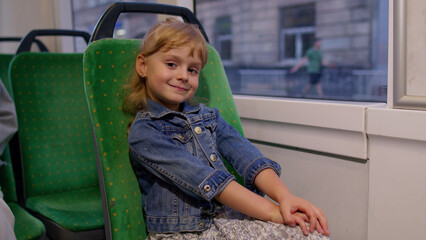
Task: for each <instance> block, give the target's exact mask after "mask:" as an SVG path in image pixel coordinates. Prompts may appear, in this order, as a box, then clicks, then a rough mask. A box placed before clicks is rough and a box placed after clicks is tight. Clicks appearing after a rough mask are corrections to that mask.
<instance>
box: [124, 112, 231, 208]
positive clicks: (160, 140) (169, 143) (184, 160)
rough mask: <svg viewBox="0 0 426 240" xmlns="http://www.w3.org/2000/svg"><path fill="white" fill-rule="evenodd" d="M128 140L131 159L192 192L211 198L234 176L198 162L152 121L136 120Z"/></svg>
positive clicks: (183, 189)
mask: <svg viewBox="0 0 426 240" xmlns="http://www.w3.org/2000/svg"><path fill="white" fill-rule="evenodd" d="M128 142H129V148H130V150H129V151H130V156H131V158H132V161H136V162H137V164H140V165H142V166H143V167H145V168H146V169H147V170H148V171H149V172H151V173H152V174H154V175H155V176H156V177H158V178H160V179H161V180H163V181H165V182H168V183H170V184H173V185H175V186H177V187H178V188H179V189H180V190H182V191H184V192H185V193H187V194H189V195H191V196H194V197H197V198H202V199H205V200H208V201H210V200H212V199H213V197H214V196H215V195H216V194H218V193H220V192H221V191H222V190H223V189H224V188H225V187H226V186H227V185H228V183H229V182H231V180H233V179H235V177H234V176H233V175H231V174H230V173H229V172H227V171H222V170H217V169H214V168H212V167H210V166H208V165H205V164H203V163H201V162H200V161H199V160H198V159H197V158H196V157H194V156H193V155H192V154H191V152H190V151H188V150H187V149H186V148H185V146H183V145H182V144H178V143H176V142H175V141H174V140H173V139H172V138H171V137H170V136H168V135H166V134H164V133H163V132H162V131H161V126H160V124H157V123H156V122H155V121H151V120H144V119H140V120H137V121H135V122H134V123H133V124H132V126H131V128H130V132H129V137H128Z"/></svg>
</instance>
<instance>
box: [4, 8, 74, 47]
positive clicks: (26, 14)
mask: <svg viewBox="0 0 426 240" xmlns="http://www.w3.org/2000/svg"><path fill="white" fill-rule="evenodd" d="M70 6H71V2H70V1H63V0H61V1H57V0H31V1H28V0H13V1H0V36H2V37H8V36H13V37H15V36H18V37H22V36H25V35H26V34H27V33H28V32H29V31H31V30H33V29H51V28H65V29H70V28H71V27H72V21H71V19H72V18H71V12H70V11H69V9H71V7H70ZM62 40H63V39H54V38H51V37H44V38H42V41H43V43H44V44H45V45H46V46H47V48H48V49H49V50H51V51H63V48H65V49H70V47H71V49H73V47H72V46H73V44H72V40H65V43H62ZM70 41H71V42H70ZM17 46H18V44H17V43H13V44H1V46H0V52H2V53H15V51H16V49H17ZM62 46H64V47H62Z"/></svg>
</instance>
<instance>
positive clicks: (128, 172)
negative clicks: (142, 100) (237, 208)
mask: <svg viewBox="0 0 426 240" xmlns="http://www.w3.org/2000/svg"><path fill="white" fill-rule="evenodd" d="M140 43H141V42H140V40H120V39H101V40H98V41H95V42H93V43H91V44H90V45H89V46H88V48H87V50H86V52H85V56H84V80H85V88H86V96H87V101H88V105H89V109H90V114H91V119H92V125H93V130H94V136H95V140H96V142H95V143H96V144H97V149H96V150H97V152H98V154H97V155H98V159H97V160H98V164H99V165H98V166H99V177H100V182H103V184H101V186H100V187H101V193H102V197H103V201H104V215H105V230H106V236H107V239H144V238H145V237H146V235H147V232H146V228H145V223H144V219H143V213H142V206H141V193H140V190H139V185H138V182H137V179H136V177H135V175H134V173H133V170H132V167H131V165H130V161H129V153H128V145H127V126H128V123H129V121H130V119H131V116H129V115H126V114H124V113H123V111H122V103H123V85H124V84H126V83H127V82H128V80H129V79H130V78H131V75H132V73H133V71H134V69H135V59H136V55H137V54H138V53H139V47H140ZM194 100H195V101H197V102H202V103H206V104H207V105H208V106H210V107H216V108H218V109H219V111H220V112H221V114H222V116H223V117H224V118H225V119H226V120H227V121H228V122H229V123H231V124H232V125H233V126H234V127H236V128H237V129H239V130H240V131H241V132H242V128H241V123H240V119H239V117H238V113H237V110H236V107H235V104H234V101H233V98H232V94H231V89H230V88H229V84H228V81H227V78H226V75H225V71H224V69H223V66H222V64H221V60H220V58H219V56H218V54H217V52H216V51H215V50H214V49H213V48H212V47H211V46H209V58H208V63H207V65H206V66H205V67H204V69H203V70H202V72H201V74H200V85H199V90H198V91H197V93H196V96H195V97H194ZM239 181H240V182H241V178H239Z"/></svg>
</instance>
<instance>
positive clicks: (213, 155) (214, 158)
mask: <svg viewBox="0 0 426 240" xmlns="http://www.w3.org/2000/svg"><path fill="white" fill-rule="evenodd" d="M210 160H212V162H216V160H217V158H216V155H215V154H212V155H210Z"/></svg>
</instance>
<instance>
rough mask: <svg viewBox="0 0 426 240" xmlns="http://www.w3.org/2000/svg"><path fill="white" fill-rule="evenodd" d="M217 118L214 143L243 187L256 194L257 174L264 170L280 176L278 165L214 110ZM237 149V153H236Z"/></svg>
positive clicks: (257, 191)
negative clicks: (240, 178) (272, 171)
mask: <svg viewBox="0 0 426 240" xmlns="http://www.w3.org/2000/svg"><path fill="white" fill-rule="evenodd" d="M215 112H216V113H215V114H216V117H217V127H216V129H215V131H216V138H217V139H216V143H217V147H218V151H219V152H220V154H222V156H223V157H224V158H225V159H226V160H227V161H228V162H229V163H230V164H231V165H232V166H233V167H234V168H235V170H236V171H237V172H238V174H240V176H242V177H243V179H244V185H245V186H246V187H247V188H248V189H250V190H251V191H254V192H256V193H258V194H260V193H261V192H260V191H259V190H258V189H257V188H256V186H255V184H254V180H255V178H256V176H257V174H258V173H260V172H261V171H262V170H264V169H266V168H271V169H273V170H274V171H275V172H276V173H277V175H280V174H281V167H280V165H279V164H278V163H276V162H274V161H272V160H270V159H268V158H266V157H264V156H263V154H262V153H261V152H260V151H259V150H258V149H257V148H256V146H254V145H253V144H252V143H251V142H250V141H249V140H247V139H246V138H245V137H243V136H241V134H240V133H239V132H238V130H236V129H235V128H234V127H233V126H232V125H230V124H228V123H227V122H226V121H225V120H224V119H223V118H222V117H221V116H220V113H219V111H218V110H217V109H215ZM236 149H238V151H236Z"/></svg>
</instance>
